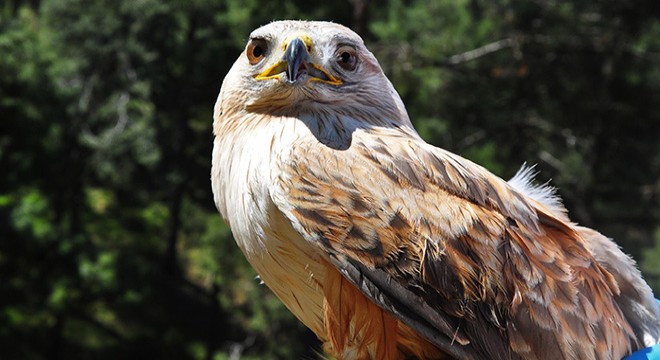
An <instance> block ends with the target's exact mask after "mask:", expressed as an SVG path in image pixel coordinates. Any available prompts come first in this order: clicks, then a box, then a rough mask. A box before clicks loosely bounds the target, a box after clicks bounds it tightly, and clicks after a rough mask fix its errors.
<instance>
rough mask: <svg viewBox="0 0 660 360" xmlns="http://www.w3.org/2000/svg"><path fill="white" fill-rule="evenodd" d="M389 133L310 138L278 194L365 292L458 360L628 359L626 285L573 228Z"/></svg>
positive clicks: (472, 171)
mask: <svg viewBox="0 0 660 360" xmlns="http://www.w3.org/2000/svg"><path fill="white" fill-rule="evenodd" d="M377 135H378V136H375V135H374V134H371V133H369V132H368V131H364V132H361V131H360V132H355V133H354V135H353V142H352V144H351V147H350V148H348V149H347V150H345V151H333V150H332V149H329V148H324V147H323V146H320V145H319V144H318V143H300V144H298V145H297V147H296V148H292V149H291V150H290V153H288V154H286V156H283V157H282V158H281V159H280V164H279V166H280V167H281V169H282V174H281V175H280V176H279V177H278V178H277V180H276V184H275V186H274V188H273V191H272V195H271V196H272V198H273V200H274V202H275V203H276V204H277V206H278V207H279V208H280V210H281V211H282V212H283V213H284V214H285V215H286V216H287V218H289V220H290V221H291V222H292V224H293V226H294V228H295V229H296V230H297V231H299V232H300V233H301V234H302V235H303V237H304V238H305V239H306V240H308V241H310V242H312V243H314V244H316V245H317V246H318V249H319V251H320V252H321V253H322V254H323V256H324V257H325V258H326V259H327V260H328V261H329V262H330V263H332V264H333V265H334V266H335V267H336V268H337V269H338V271H339V272H340V273H341V274H342V275H343V276H344V277H345V278H346V279H348V280H349V281H350V282H351V283H353V284H354V285H355V286H356V287H357V288H358V289H360V291H361V292H362V293H363V294H364V295H365V296H367V297H369V298H370V299H371V300H372V301H373V302H375V303H376V304H378V305H379V306H380V307H381V308H383V309H385V310H387V311H388V312H390V313H391V314H393V315H394V316H395V317H396V318H398V319H399V320H400V321H402V322H404V323H405V324H406V325H408V326H410V327H412V328H414V329H415V330H417V331H419V332H420V334H422V335H423V336H424V337H425V338H426V339H427V340H428V341H430V342H431V343H433V344H434V345H435V346H437V347H438V348H440V349H441V350H443V351H445V352H447V353H449V354H451V355H453V356H454V357H456V358H464V359H469V358H483V357H491V358H492V357H496V358H502V359H517V358H528V359H533V358H542V357H544V356H547V354H560V355H563V356H564V357H565V358H575V357H577V358H584V359H593V358H608V357H607V356H606V354H612V355H611V356H612V357H611V358H613V359H616V358H617V356H618V358H620V357H622V356H623V355H625V354H627V353H628V352H629V350H630V343H629V340H630V339H632V331H631V330H630V327H629V326H628V324H627V323H626V322H625V320H624V319H623V317H622V315H621V313H620V311H619V309H618V307H617V306H616V305H615V304H614V303H613V302H612V299H611V298H612V292H615V291H618V290H617V289H616V283H615V282H614V280H612V278H611V276H610V275H609V273H607V271H605V270H604V269H602V268H601V267H600V266H599V265H598V264H597V263H596V262H595V260H594V259H593V256H592V255H591V253H590V252H589V251H588V250H587V249H586V247H585V246H584V241H583V240H582V239H581V238H580V236H579V235H578V234H577V233H576V232H575V230H574V229H573V228H572V226H571V225H570V224H567V223H565V222H564V221H562V220H561V219H558V218H557V217H555V216H554V215H552V213H551V212H550V211H545V209H544V207H543V206H542V205H541V204H538V203H536V202H535V201H534V200H531V199H527V198H525V197H524V196H523V195H522V194H519V193H517V192H515V191H514V190H513V189H512V188H510V187H509V186H508V185H507V184H506V183H505V182H504V181H503V180H501V179H499V178H497V177H496V176H494V175H492V174H490V173H489V172H487V171H486V170H485V169H483V168H481V167H479V166H478V165H475V164H473V163H471V162H469V161H467V160H465V159H462V158H460V157H458V156H456V155H453V154H450V153H448V152H445V151H443V150H440V149H437V148H433V147H431V146H430V145H428V144H425V143H423V142H421V141H420V140H417V139H411V138H407V137H401V136H399V135H396V134H394V135H391V134H388V133H379V134H377ZM605 319H607V320H605ZM589 324H591V325H589ZM620 333H624V334H625V335H624V336H621V335H620ZM583 343H594V344H595V345H594V346H593V347H585V346H582V345H580V346H575V345H576V344H583ZM576 349H578V350H576ZM619 355H620V356H619Z"/></svg>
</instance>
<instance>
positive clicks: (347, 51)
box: [337, 46, 357, 71]
mask: <svg viewBox="0 0 660 360" xmlns="http://www.w3.org/2000/svg"><path fill="white" fill-rule="evenodd" d="M337 63H338V64H339V66H341V67H342V69H344V70H348V71H353V70H355V68H356V67H357V55H356V54H355V49H354V48H353V47H351V46H342V47H340V48H339V50H337Z"/></svg>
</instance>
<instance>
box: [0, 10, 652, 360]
mask: <svg viewBox="0 0 660 360" xmlns="http://www.w3.org/2000/svg"><path fill="white" fill-rule="evenodd" d="M655 3H656V2H655V1H650V0H649V1H643V0H642V1H577V0H574V1H561V2H559V1H541V0H533V1H519V0H511V1H504V0H502V1H486V0H461V1H454V0H438V1H402V0H391V1H368V0H349V1H336V2H325V3H320V2H319V3H315V2H310V1H303V0H281V1H276V2H274V1H268V2H266V1H256V0H248V1H245V0H226V1H210V0H208V1H204V0H189V1H156V0H99V1H83V0H51V1H39V0H32V1H12V0H9V1H2V2H0V174H1V175H0V358H2V359H130V358H149V359H216V360H219V359H239V358H243V359H268V358H273V359H276V358H280V359H290V358H318V354H317V353H318V352H319V351H320V349H319V346H318V344H317V343H316V341H315V338H314V336H313V335H312V334H310V333H309V332H308V331H307V330H306V329H304V327H303V326H302V325H300V324H299V323H298V322H297V321H296V320H295V319H294V318H293V317H292V316H291V315H290V314H289V313H288V311H287V310H286V309H285V308H284V307H283V305H281V303H280V302H279V301H278V300H277V299H276V298H275V297H274V296H273V295H272V293H270V292H269V290H268V289H267V288H266V287H265V286H263V285H259V282H258V280H256V279H255V273H254V272H253V270H251V268H250V267H249V266H248V265H247V264H246V262H245V260H244V259H243V257H242V254H241V253H240V251H239V250H238V248H237V247H236V245H235V244H234V242H233V239H232V238H231V234H230V232H229V231H228V229H227V227H226V226H225V225H224V224H223V223H222V220H221V218H220V216H219V215H218V214H217V213H216V211H215V208H214V205H213V201H212V195H211V190H210V182H209V171H210V156H211V146H212V135H211V122H212V109H213V105H214V103H215V98H216V96H217V93H218V91H219V89H220V85H221V82H222V79H223V77H224V75H225V74H226V72H227V71H228V70H229V67H230V66H231V64H232V63H233V62H234V61H235V59H236V58H237V57H238V56H239V54H240V52H241V50H242V48H243V47H244V44H245V41H246V39H247V36H248V34H249V33H250V31H252V30H253V29H254V28H256V27H258V26H260V25H263V24H266V23H268V22H270V21H271V20H273V19H319V20H332V21H335V22H339V23H342V24H345V25H347V26H350V27H352V28H353V29H355V30H356V31H357V32H358V33H360V34H361V35H362V36H363V38H364V39H365V41H366V43H367V45H368V46H369V48H370V49H371V50H372V51H373V52H374V53H375V54H376V56H377V57H378V59H379V60H380V62H381V65H382V66H383V69H384V70H385V72H386V74H387V75H388V76H389V77H390V79H391V80H392V82H393V83H394V85H395V87H396V88H397V89H398V91H399V92H400V94H401V96H402V98H403V99H404V102H405V103H406V105H407V107H408V110H409V112H410V115H411V118H412V119H413V122H414V123H415V125H416V127H417V128H418V130H419V131H420V133H421V134H422V136H423V137H424V138H425V139H426V140H427V141H429V142H431V143H433V144H435V145H436V146H440V147H443V148H446V149H449V150H451V151H453V152H456V153H458V154H461V155H463V156H465V157H467V158H469V159H472V160H474V161H476V162H477V163H480V164H482V165H484V166H485V167H487V168H488V169H490V170H491V171H493V172H494V173H496V174H498V175H500V176H502V177H504V178H509V177H511V176H512V175H513V174H514V173H515V171H516V170H517V169H518V168H519V166H520V165H521V164H522V163H523V162H525V161H526V162H528V163H531V164H534V163H536V164H537V167H536V169H537V170H538V171H540V174H539V181H540V182H545V181H548V180H549V179H552V182H551V184H552V185H554V186H557V187H558V188H559V193H560V194H561V196H562V197H563V198H564V199H565V203H566V205H567V207H568V209H569V211H570V214H571V217H572V219H574V221H576V222H579V223H580V224H584V225H587V226H590V227H593V228H596V229H599V230H600V231H601V232H603V233H605V234H606V235H608V236H611V237H613V238H614V239H615V240H616V241H617V242H618V243H619V244H620V245H621V246H622V247H623V248H624V250H625V251H626V252H627V253H629V254H631V255H632V256H633V257H634V258H635V259H636V260H637V261H638V262H639V264H640V267H641V268H642V270H643V272H644V274H645V276H646V278H647V280H648V281H649V283H650V284H651V285H652V286H653V288H654V290H655V293H656V294H658V293H659V291H660V21H659V19H660V12H659V11H658V8H657V6H656V5H655Z"/></svg>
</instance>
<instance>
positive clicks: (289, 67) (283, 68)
mask: <svg viewBox="0 0 660 360" xmlns="http://www.w3.org/2000/svg"><path fill="white" fill-rule="evenodd" d="M303 39H304V40H303ZM305 40H306V41H305ZM312 45H313V44H312V40H311V39H310V38H309V36H303V37H302V38H301V37H296V38H293V39H292V40H290V41H289V42H288V43H287V44H286V50H285V51H284V56H282V59H280V61H278V62H277V63H275V64H274V65H272V66H271V67H269V68H268V69H266V71H264V72H262V73H261V74H259V75H257V76H256V77H255V79H257V80H268V79H281V78H282V77H284V75H285V76H286V78H285V81H286V83H287V84H295V83H297V82H298V81H299V80H301V79H303V78H304V76H305V75H308V76H309V79H310V80H312V81H321V82H324V83H326V84H331V85H340V84H341V83H342V81H341V80H339V79H337V78H335V77H334V76H332V75H331V74H330V73H329V72H328V71H326V70H325V69H323V68H322V67H321V66H319V65H316V64H314V63H313V62H312V57H311V56H310V54H309V50H310V49H311V48H312ZM283 73H285V74H284V75H283Z"/></svg>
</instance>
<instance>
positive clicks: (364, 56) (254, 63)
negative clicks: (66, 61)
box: [216, 21, 409, 125]
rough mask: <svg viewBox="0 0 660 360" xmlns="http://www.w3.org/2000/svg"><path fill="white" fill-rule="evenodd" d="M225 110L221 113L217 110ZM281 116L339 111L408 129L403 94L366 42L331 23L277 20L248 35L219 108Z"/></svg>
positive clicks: (228, 76)
mask: <svg viewBox="0 0 660 360" xmlns="http://www.w3.org/2000/svg"><path fill="white" fill-rule="evenodd" d="M218 107H221V108H222V109H218ZM220 110H221V111H222V112H223V114H224V116H226V115H227V113H228V112H229V113H231V112H252V113H268V114H271V115H282V116H304V115H306V114H310V113H312V114H314V113H319V112H321V113H323V112H336V113H341V114H342V115H344V116H351V117H364V115H369V114H376V113H378V114H379V115H378V116H374V118H375V119H377V121H385V119H386V118H387V119H389V120H387V121H390V122H392V120H394V119H396V121H397V122H401V124H400V125H409V120H408V116H407V114H406V112H405V109H404V107H403V104H402V102H401V99H400V98H399V95H398V94H397V93H396V91H395V90H394V88H393V86H392V84H391V83H390V82H389V80H388V79H387V78H386V77H385V75H384V74H383V71H382V69H381V68H380V66H379V64H378V61H377V60H376V58H375V57H374V55H373V54H372V53H371V52H370V51H369V50H368V49H367V48H366V46H365V45H364V42H363V40H362V38H360V36H359V35H357V34H356V33H355V32H353V31H351V30H350V29H348V28H346V27H344V26H342V25H338V24H335V23H330V22H308V21H276V22H273V23H270V24H268V25H266V26H263V27H261V28H259V29H257V30H255V31H253V32H252V34H250V37H249V39H248V41H247V44H246V46H245V50H244V51H243V53H242V54H241V55H240V56H239V58H238V60H236V62H235V63H234V66H233V67H232V68H231V70H230V71H229V73H228V74H227V76H226V78H225V80H224V82H223V85H222V90H221V93H220V96H219V98H218V105H217V107H216V116H219V114H217V113H218V112H219V111H220Z"/></svg>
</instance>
